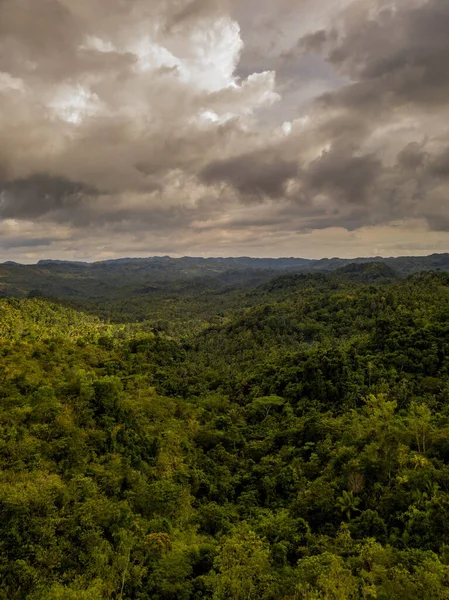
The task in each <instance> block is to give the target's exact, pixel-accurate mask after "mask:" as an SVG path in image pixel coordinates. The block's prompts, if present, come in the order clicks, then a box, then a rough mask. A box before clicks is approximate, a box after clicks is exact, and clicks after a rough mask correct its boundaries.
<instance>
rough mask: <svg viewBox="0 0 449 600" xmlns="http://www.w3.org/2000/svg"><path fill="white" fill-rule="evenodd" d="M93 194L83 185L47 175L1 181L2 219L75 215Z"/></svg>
mask: <svg viewBox="0 0 449 600" xmlns="http://www.w3.org/2000/svg"><path fill="white" fill-rule="evenodd" d="M94 193H95V190H94V189H93V188H91V187H89V186H87V185H86V184H84V183H76V182H73V181H69V180H68V179H64V178H61V177H51V176H49V175H45V174H37V175H32V176H30V177H27V178H25V179H18V180H14V181H8V182H4V183H3V184H2V183H1V182H0V217H2V218H6V219H7V218H14V219H20V218H25V219H29V218H37V217H41V216H43V215H45V214H47V213H51V212H58V211H60V210H63V209H64V210H69V211H70V212H74V211H75V210H76V209H78V208H80V205H81V203H82V201H83V198H85V197H86V196H87V195H92V194H94Z"/></svg>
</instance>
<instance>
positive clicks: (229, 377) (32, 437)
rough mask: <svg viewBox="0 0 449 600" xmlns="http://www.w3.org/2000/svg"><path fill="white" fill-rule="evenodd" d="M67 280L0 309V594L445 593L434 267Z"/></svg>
mask: <svg viewBox="0 0 449 600" xmlns="http://www.w3.org/2000/svg"><path fill="white" fill-rule="evenodd" d="M404 260H405V259H404ZM409 260H412V259H409ZM4 268H11V269H12V270H14V269H16V270H20V269H21V268H26V267H17V266H14V265H11V266H7V267H2V269H4ZM40 268H43V267H40ZM71 268H73V270H74V271H76V269H77V268H78V267H76V266H73V265H72V266H70V265H59V266H58V265H56V266H51V267H50V268H49V272H50V271H51V269H56V271H57V274H55V273H53V275H52V276H54V279H53V284H52V285H54V288H52V289H51V294H49V295H52V296H54V297H56V296H60V297H64V298H65V299H64V300H62V301H58V302H55V301H53V302H51V301H49V300H48V299H43V298H37V297H34V298H4V299H2V300H0V336H1V345H0V355H1V361H0V409H1V410H0V429H1V435H0V460H1V464H0V599H2V600H19V599H20V600H22V599H30V600H103V599H122V600H125V599H129V600H178V599H179V600H200V599H211V600H212V599H213V600H227V599H229V600H256V599H261V600H278V599H279V600H306V599H307V600H318V599H328V600H346V599H349V600H351V599H354V600H356V599H359V598H378V599H393V600H395V599H398V600H399V599H400V600H415V599H422V600H434V599H444V598H449V275H448V274H446V273H437V272H426V273H420V274H415V275H409V276H407V277H405V276H402V277H399V276H398V273H397V271H396V270H393V269H392V268H391V265H388V264H387V265H385V264H378V263H368V264H358V265H355V266H354V265H347V266H344V267H343V268H342V269H340V270H338V271H336V272H334V273H327V274H324V273H320V272H316V273H297V274H283V275H282V276H281V277H277V278H274V279H273V277H272V275H273V273H271V278H270V279H269V278H268V272H267V271H263V270H260V271H259V270H257V269H254V268H251V270H250V271H248V270H245V269H243V268H241V269H240V268H238V269H235V270H234V271H233V274H232V273H231V274H230V273H229V270H228V271H226V270H223V271H222V273H221V274H219V275H215V276H210V277H209V276H208V277H204V273H203V274H201V278H193V277H186V278H184V279H182V278H181V279H180V278H179V276H178V275H179V274H178V275H176V276H173V278H172V279H171V280H170V281H169V280H168V277H166V278H165V283H164V282H162V279H161V280H160V282H159V283H158V284H157V285H156V284H155V283H154V281H155V280H156V278H153V279H152V282H153V283H151V285H152V286H153V287H154V289H151V290H149V289H147V290H146V291H143V292H142V294H141V295H140V296H141V300H139V294H137V293H136V285H137V283H136V282H137V280H138V276H137V275H136V274H135V275H133V277H135V279H134V280H133V281H131V282H130V281H129V280H126V279H125V278H124V279H123V281H122V283H123V285H124V287H125V291H123V290H122V291H120V293H119V292H117V295H116V296H114V297H112V298H111V297H108V298H107V299H106V298H105V297H104V298H103V299H102V298H101V297H100V295H99V298H100V299H99V300H95V299H94V297H93V295H92V296H90V294H91V293H92V294H93V293H94V290H95V289H96V287H95V286H100V284H101V278H97V279H95V278H93V279H92V281H91V287H90V288H89V286H88V284H87V283H86V280H87V279H88V277H87V276H86V277H85V278H80V283H79V286H76V285H75V284H74V283H73V277H72V275H70V269H71ZM79 268H80V269H88V270H89V269H90V267H86V266H80V267H79ZM103 268H104V269H107V268H108V267H107V266H104V267H102V269H103ZM128 268H129V265H128ZM135 268H136V269H137V267H135ZM36 269H38V267H36ZM262 271H263V272H262ZM14 273H16V274H17V271H14ZM64 275H66V279H67V280H68V281H69V282H70V283H69V284H68V286H69V287H70V289H72V287H71V286H73V289H78V290H80V294H79V297H78V298H75V297H74V295H71V294H64V293H63V291H61V290H62V285H61V281H62V279H63V278H64ZM141 275H142V274H141ZM141 275H139V277H140V284H139V285H140V286H141V288H142V289H144V288H145V287H147V288H148V286H149V285H150V284H148V281H147V280H145V278H144V277H141ZM8 277H9V279H8V278H7V277H6V276H5V275H4V274H3V281H4V282H5V283H4V288H5V289H7V287H8V285H12V284H11V278H12V275H9V276H8ZM259 277H260V278H261V279H259ZM130 279H132V277H131V276H130ZM6 280H7V281H6ZM23 281H24V282H25V283H27V285H30V282H29V281H28V282H27V280H26V277H25V276H24V280H23ZM217 282H218V283H217ZM25 283H24V284H23V285H24V286H25ZM32 284H33V287H35V282H32ZM21 285H22V284H21ZM115 285H116V287H117V289H118V283H116V284H115ZM128 285H129V287H127V286H128ZM83 286H86V287H83ZM108 289H109V292H108V293H109V295H110V290H111V289H112V288H108ZM126 289H128V290H132V297H131V298H130V300H129V301H126V299H125V295H126ZM21 290H22V292H23V293H24V291H26V288H25V287H23V288H21ZM40 293H41V294H42V290H41V292H40ZM18 295H20V294H18ZM33 295H35V296H37V295H39V294H38V293H37V292H35V293H34V294H33V293H32V294H30V296H33ZM105 296H106V294H105ZM69 304H70V305H69ZM74 307H76V308H74ZM100 317H107V319H106V321H105V320H102V319H101V318H100Z"/></svg>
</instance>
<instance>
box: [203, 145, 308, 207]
mask: <svg viewBox="0 0 449 600" xmlns="http://www.w3.org/2000/svg"><path fill="white" fill-rule="evenodd" d="M297 171H298V165H297V163H296V162H294V161H293V160H292V161H287V160H282V159H280V158H279V157H278V156H277V155H276V152H275V151H266V150H263V151H259V152H254V153H251V154H246V155H241V156H236V157H232V158H228V159H226V160H219V161H214V162H212V163H210V164H209V165H208V166H207V167H206V168H205V169H203V171H202V172H201V177H202V179H203V180H204V181H205V182H207V183H212V182H218V181H224V182H226V183H229V184H231V185H232V186H234V187H235V188H236V189H237V190H238V191H239V192H241V193H242V194H244V195H248V196H264V195H266V196H269V197H274V198H276V197H281V196H282V195H283V193H284V184H285V183H286V181H287V180H288V179H290V178H292V177H295V176H296V175H297Z"/></svg>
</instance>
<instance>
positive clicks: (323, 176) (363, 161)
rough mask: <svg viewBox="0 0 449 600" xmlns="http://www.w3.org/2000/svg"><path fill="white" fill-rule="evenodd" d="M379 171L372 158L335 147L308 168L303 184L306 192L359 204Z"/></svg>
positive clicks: (376, 160)
mask: <svg viewBox="0 0 449 600" xmlns="http://www.w3.org/2000/svg"><path fill="white" fill-rule="evenodd" d="M381 171H382V164H381V162H380V160H379V159H378V158H376V157H375V156H370V155H366V156H354V155H352V154H351V153H345V152H344V151H343V150H342V149H339V148H337V149H336V150H331V151H329V152H324V153H323V154H322V155H321V156H320V157H319V158H317V159H316V160H314V161H313V162H312V163H311V164H310V165H309V167H308V169H307V171H306V173H305V176H304V183H305V186H306V188H307V190H308V191H309V193H310V192H312V193H320V192H325V193H327V194H329V195H330V196H331V197H332V198H333V199H334V200H336V201H344V202H349V203H353V204H363V203H364V202H366V201H367V200H368V199H369V196H370V188H371V186H372V185H373V184H374V183H375V181H376V179H377V177H378V176H379V174H380V173H381Z"/></svg>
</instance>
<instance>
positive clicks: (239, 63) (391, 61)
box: [0, 0, 449, 261]
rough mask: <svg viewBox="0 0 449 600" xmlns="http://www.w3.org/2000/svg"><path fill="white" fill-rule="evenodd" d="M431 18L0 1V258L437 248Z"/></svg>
mask: <svg viewBox="0 0 449 600" xmlns="http://www.w3.org/2000/svg"><path fill="white" fill-rule="evenodd" d="M448 31H449V4H447V3H444V2H442V1H441V0H388V1H387V0H354V1H349V0H339V1H332V2H331V1H330V0H313V1H312V0H302V1H301V2H297V1H295V2H293V0H282V1H280V2H277V3H271V4H267V5H266V6H263V5H261V3H260V2H255V1H249V2H243V1H241V0H207V1H206V0H177V1H174V0H170V2H169V1H168V0H152V2H148V1H147V0H126V1H124V0H78V1H77V2H76V3H74V2H71V1H69V0H0V258H5V259H9V258H13V259H18V260H24V261H27V260H28V261H33V260H35V259H38V258H41V257H43V256H50V257H62V258H83V259H86V258H87V259H95V258H102V257H110V256H120V255H143V256H145V255H151V254H154V253H170V254H175V255H176V254H204V255H213V254H222V255H223V254H225V255H238V254H251V255H257V256H262V255H273V256H280V255H285V254H288V255H296V256H300V255H303V256H310V257H312V256H313V257H319V256H325V255H330V254H332V255H333V254H340V255H342V256H351V255H354V254H365V255H369V254H374V253H375V254H380V253H383V254H404V253H417V254H425V253H428V252H433V251H444V250H447V249H448V242H449V201H448V200H449V127H448V125H447V123H448V122H449V121H448V113H449V103H448V102H447V99H448V97H449V66H448V65H449V36H448V35H447V32H448Z"/></svg>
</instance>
